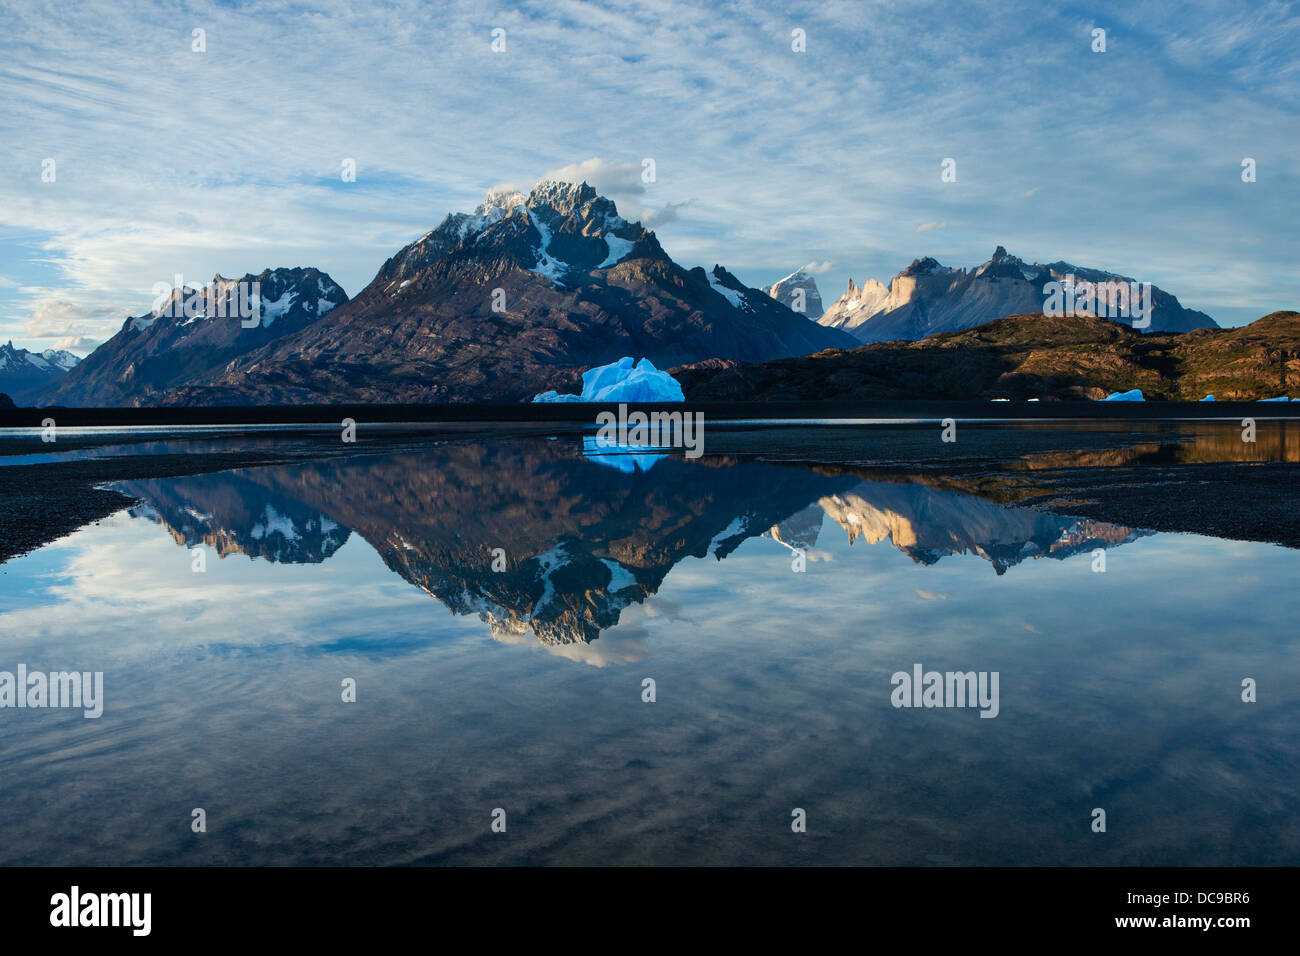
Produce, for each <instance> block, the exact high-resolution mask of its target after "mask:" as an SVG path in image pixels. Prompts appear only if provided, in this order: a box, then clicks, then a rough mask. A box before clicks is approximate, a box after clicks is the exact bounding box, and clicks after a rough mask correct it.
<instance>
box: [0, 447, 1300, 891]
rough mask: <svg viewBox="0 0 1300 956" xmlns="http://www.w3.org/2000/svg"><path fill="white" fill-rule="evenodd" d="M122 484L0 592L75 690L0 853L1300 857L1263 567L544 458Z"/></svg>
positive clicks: (1065, 526)
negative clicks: (96, 681)
mask: <svg viewBox="0 0 1300 956" xmlns="http://www.w3.org/2000/svg"><path fill="white" fill-rule="evenodd" d="M918 470H919V469H918ZM126 487H128V488H129V490H131V491H132V492H133V493H135V494H138V495H139V496H140V503H139V505H137V506H136V507H135V508H134V509H133V512H134V514H135V515H136V517H135V518H131V517H128V516H126V515H119V516H115V517H113V518H111V519H108V520H106V521H104V522H103V523H102V524H99V525H92V526H89V527H86V528H83V529H82V530H80V531H77V532H76V533H74V534H73V535H70V536H68V537H66V538H63V539H61V540H60V541H58V542H55V543H53V544H51V545H49V546H47V547H45V548H43V549H41V550H40V551H37V552H34V553H32V554H29V555H26V556H24V557H21V558H17V559H15V560H13V561H10V562H7V563H6V564H5V565H4V568H3V571H4V576H3V577H0V589H2V590H3V598H4V600H3V602H0V667H3V666H5V665H8V666H9V667H13V666H14V665H16V664H17V663H19V662H24V663H26V664H28V665H29V666H31V667H33V668H41V669H44V670H52V669H66V668H69V667H72V668H76V669H81V670H91V671H103V672H104V675H105V678H104V680H105V683H104V686H105V698H106V701H105V710H104V715H103V717H102V718H100V719H98V720H85V719H83V718H82V717H81V716H80V714H79V713H69V712H66V711H54V710H35V709H23V710H5V711H0V765H3V766H4V768H5V773H4V774H0V864H9V863H27V864H59V863H62V864H99V865H114V864H129V863H155V864H165V865H232V864H263V865H267V864H299V865H304V864H307V865H309V864H332V865H339V864H392V863H399V864H400V863H465V864H479V863H509V864H522V865H532V864H551V863H563V864H583V863H621V864H631V865H637V864H647V863H666V864H700V865H710V864H719V863H753V864H789V863H820V864H827V863H836V864H838V863H849V864H863V863H869V864H875V863H887V864H912V865H915V864H946V863H962V864H997V865H1014V864H1044V865H1052V864H1060V863H1074V864H1079V865H1119V864H1125V865H1155V864H1173V865H1225V864H1263V863H1274V864H1294V863H1296V862H1297V861H1300V831H1298V830H1297V828H1296V827H1295V825H1294V821H1295V815H1296V812H1297V808H1300V769H1297V768H1300V745H1298V744H1297V737H1296V734H1295V725H1296V720H1297V718H1298V717H1300V693H1298V692H1297V690H1296V688H1300V638H1297V635H1296V629H1295V627H1294V622H1295V620H1296V618H1297V616H1300V592H1297V591H1296V590H1295V589H1294V588H1289V587H1286V586H1285V585H1286V584H1287V582H1289V581H1290V580H1292V579H1293V577H1294V566H1295V557H1296V555H1295V552H1294V551H1290V550H1287V549H1284V548H1280V547H1275V546H1270V545H1264V544H1258V543H1249V542H1240V541H1226V540H1217V539H1213V538H1208V537H1201V536H1196V535H1176V534H1144V533H1141V532H1138V531H1135V530H1132V529H1129V528H1124V527H1116V526H1114V525H1107V524H1104V523H1100V522H1085V521H1075V520H1072V519H1070V518H1068V517H1062V516H1056V515H1050V514H1044V513H1042V512H1038V511H1033V510H1029V509H1023V508H1004V507H999V506H997V505H996V504H994V503H992V502H990V501H988V500H985V499H984V498H981V497H979V496H978V495H973V494H970V493H967V492H966V491H964V490H962V489H959V488H954V487H952V486H950V485H945V484H943V483H942V482H941V481H939V480H938V479H937V478H935V477H934V476H933V475H931V476H930V477H925V476H924V474H921V475H914V476H913V477H912V479H911V480H904V479H903V477H902V476H895V477H894V478H893V479H887V478H885V477H882V476H881V475H880V474H879V473H875V472H865V471H849V470H846V469H845V468H843V467H839V466H835V467H832V466H824V467H816V468H814V467H807V466H795V465H790V466H785V465H773V464H764V463H760V462H754V461H747V460H739V459H725V458H713V459H710V458H705V459H701V460H699V461H696V462H687V461H683V460H681V459H680V458H675V457H668V458H664V459H661V460H659V461H657V462H655V463H654V464H653V466H652V468H651V469H650V470H649V471H643V470H642V469H640V468H638V467H634V468H632V469H631V470H630V471H627V472H624V471H622V470H621V469H617V468H612V467H606V465H604V464H600V463H596V462H593V461H591V460H588V459H586V458H585V457H584V455H583V453H582V446H581V444H580V442H579V441H578V439H577V438H576V437H573V436H570V437H568V438H567V439H565V440H558V441H554V442H548V441H546V440H545V439H537V440H517V441H496V442H491V443H483V444H447V445H442V446H438V447H433V448H429V449H426V450H424V451H421V452H418V453H415V452H411V453H401V454H383V455H370V456H355V457H351V458H347V459H340V460H335V461H327V462H326V461H319V462H312V463H299V464H293V465H284V466H275V467H269V468H261V469H247V470H242V471H233V472H226V473H222V474H216V475H206V476H198V477H193V478H177V479H168V480H166V481H143V482H132V483H130V484H129V485H128V486H126ZM188 546H195V547H199V548H201V549H202V550H203V552H204V553H205V554H206V555H207V557H208V561H207V572H206V573H205V574H195V573H193V571H192V567H191V556H190V554H189V552H188V550H187V547H188ZM498 547H499V548H502V549H504V551H505V555H506V558H507V560H506V563H505V566H504V570H503V571H501V572H496V571H494V570H493V569H492V549H493V548H498ZM1094 547H1104V548H1107V549H1108V550H1109V554H1108V557H1109V570H1108V571H1107V573H1105V574H1096V573H1092V572H1091V569H1090V565H1091V561H1090V559H1089V557H1088V554H1087V552H1088V551H1090V550H1091V549H1093V548H1094ZM796 549H797V550H798V551H800V552H802V553H803V554H805V555H806V557H807V560H808V564H807V571H806V572H805V573H792V556H791V555H792V550H796ZM216 554H222V555H225V557H224V559H218V558H217V557H216ZM1071 555H1076V557H1073V558H1072V557H1071ZM997 572H1005V573H1002V574H1000V575H999V573H997ZM413 585H414V586H413ZM1280 585H1281V586H1280ZM417 588H419V590H417ZM430 594H432V595H433V596H434V597H435V598H436V600H431V599H430V597H429V596H428V595H430ZM485 631H490V632H491V633H492V634H493V635H494V636H496V637H497V638H498V640H495V641H493V640H484V635H485ZM575 662H582V663H583V664H584V665H587V664H590V665H593V666H575ZM916 662H921V663H923V664H924V665H925V666H926V667H927V668H928V667H933V668H935V669H938V670H952V669H956V670H967V669H970V670H976V671H989V672H992V671H997V672H998V673H1000V675H1001V710H1000V712H999V715H998V717H997V718H996V719H991V720H984V719H980V718H979V717H978V716H976V714H975V713H974V712H972V711H970V710H965V709H915V708H913V709H907V710H903V709H896V708H894V707H893V706H892V705H891V700H890V694H891V689H892V688H891V674H892V673H893V672H895V671H898V670H900V669H909V668H911V667H912V666H913V665H914V663H916ZM646 677H651V678H653V679H655V680H656V681H657V687H658V699H657V701H656V702H655V703H653V704H649V703H646V702H644V701H643V700H642V697H641V693H642V681H643V680H644V679H645V678H646ZM1244 677H1252V678H1255V679H1257V680H1258V682H1259V691H1260V693H1259V700H1258V702H1257V703H1255V704H1246V703H1244V702H1243V701H1242V700H1241V697H1240V694H1241V681H1242V679H1243V678H1244ZM344 678H355V680H356V682H357V687H358V689H359V690H358V694H359V696H358V701H357V702H356V703H355V704H352V703H348V704H345V703H342V702H341V700H340V681H341V680H342V679H344ZM197 806H202V807H205V808H206V810H207V812H208V820H209V831H208V832H207V833H206V834H203V835H202V836H198V835H196V834H194V833H192V832H191V830H190V811H191V809H192V808H193V807H197ZM1098 806H1101V807H1104V808H1105V809H1106V810H1107V813H1108V818H1109V824H1110V830H1109V831H1108V833H1106V834H1105V835H1099V834H1093V833H1092V832H1091V831H1090V829H1089V824H1090V821H1091V818H1090V813H1091V811H1092V809H1093V808H1094V807H1098ZM495 807H504V808H507V809H508V812H509V820H510V825H509V826H510V828H509V832H508V834H494V833H492V832H491V830H490V829H489V823H490V818H489V814H490V812H491V810H492V809H493V808H495ZM792 807H803V808H806V809H807V811H808V819H809V828H808V832H807V833H806V834H799V835H795V834H792V833H791V831H790V810H791V808H792ZM69 820H75V821H77V825H78V832H79V833H81V834H83V835H87V834H88V835H89V836H88V837H86V838H85V839H76V840H70V839H68V829H67V827H68V821H69Z"/></svg>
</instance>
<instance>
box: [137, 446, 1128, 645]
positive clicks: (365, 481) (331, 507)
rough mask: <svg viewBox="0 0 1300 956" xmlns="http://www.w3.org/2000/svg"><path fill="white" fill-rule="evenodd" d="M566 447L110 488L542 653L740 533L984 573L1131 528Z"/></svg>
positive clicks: (179, 538) (607, 622) (767, 467)
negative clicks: (363, 554) (345, 558)
mask: <svg viewBox="0 0 1300 956" xmlns="http://www.w3.org/2000/svg"><path fill="white" fill-rule="evenodd" d="M575 445H576V443H572V442H567V441H555V442H549V441H527V440H525V441H512V442H506V443H503V444H501V445H499V446H491V445H484V444H482V443H478V442H475V443H466V444H456V443H453V444H445V445H441V446H437V447H433V448H427V449H424V450H422V451H419V452H405V453H397V454H388V455H375V456H364V457H359V458H336V459H332V460H328V461H314V462H307V463H299V464H292V465H275V466H269V467H259V468H248V469H236V470H233V471H224V472H220V473H216V474H208V475H196V476H186V477H179V478H162V479H149V480H141V481H122V482H118V483H116V484H114V486H113V487H114V488H115V489H117V490H119V491H121V492H123V493H125V494H128V495H131V496H134V497H136V498H138V499H140V501H139V503H137V504H136V505H135V506H134V507H133V508H132V509H131V514H132V515H133V516H135V517H137V518H142V519H147V520H150V521H154V522H157V523H158V524H160V525H161V526H163V527H165V528H166V529H167V531H168V533H169V534H170V535H171V537H172V538H173V540H174V541H175V542H176V543H177V544H178V545H180V546H183V547H185V548H192V547H194V546H195V545H197V544H200V543H205V544H207V545H209V546H211V547H213V548H215V549H216V550H217V551H218V553H219V554H220V555H221V557H222V558H226V557H228V556H232V555H236V554H242V555H246V556H248V557H249V558H254V559H258V560H265V561H270V562H275V563H287V564H300V563H320V562H323V561H327V560H330V559H331V558H332V557H333V556H334V555H335V554H336V553H337V552H338V550H339V549H340V548H341V547H342V546H343V545H344V544H345V543H346V542H348V541H349V540H350V539H351V536H352V535H353V534H356V535H357V536H358V537H359V538H361V539H362V540H363V541H364V542H365V543H366V544H367V545H369V546H370V547H371V548H373V549H374V550H375V552H376V553H377V554H378V556H379V557H380V559H381V560H382V561H383V562H384V564H385V565H386V566H387V567H388V569H389V570H390V571H392V572H393V573H394V574H397V575H398V576H400V577H401V578H402V579H404V580H405V581H407V582H408V583H409V584H411V585H412V586H413V587H416V588H418V589H420V590H421V591H423V592H425V593H426V594H428V595H430V596H431V597H433V598H435V599H436V600H438V601H440V602H441V603H442V604H444V605H445V606H446V607H447V608H448V609H449V610H451V612H452V613H454V614H460V615H468V614H474V615H477V616H478V617H479V618H480V619H481V620H482V621H483V622H484V624H486V625H487V628H488V630H489V631H490V632H491V633H492V634H493V635H494V636H496V637H498V638H502V639H517V638H519V637H520V636H524V635H532V636H533V637H535V638H536V639H537V640H538V641H540V642H541V643H543V644H548V645H571V644H586V643H590V642H592V641H594V640H595V639H597V638H598V637H599V636H600V633H601V632H602V631H603V630H605V629H607V628H611V627H613V626H614V625H616V624H617V623H618V621H619V619H620V617H621V616H622V613H623V611H624V610H626V609H627V608H628V607H630V606H631V605H633V604H640V603H643V602H645V601H646V600H647V599H648V598H649V597H651V596H652V595H654V594H655V593H656V592H658V591H659V590H660V588H661V587H662V586H663V583H664V581H665V580H666V579H667V577H668V575H669V573H670V572H671V571H672V569H673V568H674V567H676V566H677V565H679V564H681V563H682V562H683V561H685V560H686V559H687V558H691V559H695V560H699V559H704V558H710V559H713V560H718V561H722V560H726V559H727V558H728V557H729V556H730V555H731V554H732V553H733V552H734V551H735V550H736V549H737V548H739V547H740V546H741V545H742V544H744V543H745V542H746V541H749V540H751V539H755V538H770V539H773V540H775V541H777V542H780V543H781V544H784V545H786V546H787V547H790V548H802V549H805V550H811V549H813V548H815V547H816V545H817V543H818V540H819V537H820V536H821V534H822V528H823V524H824V519H825V518H830V520H831V521H833V522H835V523H836V524H838V525H839V526H840V527H841V528H843V529H844V531H845V533H846V534H847V535H848V540H849V543H850V544H851V545H853V544H856V543H859V542H860V543H862V544H865V545H875V544H877V543H883V542H888V543H889V544H890V545H892V546H893V547H895V548H897V549H898V550H899V551H901V552H902V553H904V554H906V555H907V556H908V557H909V558H911V559H912V560H913V561H916V562H918V563H920V564H924V565H932V564H934V563H936V562H937V561H939V560H941V559H942V558H944V557H947V556H953V555H959V554H972V555H978V556H979V557H981V558H983V559H984V560H986V561H988V562H989V563H990V565H991V566H992V568H993V570H994V571H995V573H997V574H999V575H1000V574H1002V573H1004V572H1005V571H1006V570H1007V569H1008V568H1011V567H1013V566H1015V565H1017V564H1019V563H1021V562H1023V561H1026V560H1031V559H1038V558H1053V559H1064V558H1066V557H1069V556H1071V555H1075V554H1079V553H1083V552H1089V551H1091V550H1092V549H1093V548H1096V547H1109V546H1115V545H1120V544H1124V543H1126V542H1129V541H1132V540H1134V539H1135V538H1137V537H1139V536H1141V535H1142V534H1143V532H1140V531H1134V530H1133V529H1131V528H1127V527H1121V526H1118V525H1112V524H1108V523H1105V522H1100V521H1088V520H1084V519H1076V518H1071V517H1065V516H1061V515H1055V514H1050V513H1047V512H1043V511H1037V510H1032V509H1028V508H1023V507H1006V506H1001V505H998V504H994V503H993V502H991V501H988V500H986V499H983V498H979V497H976V496H974V495H970V494H966V493H964V492H960V491H955V490H948V489H942V488H932V487H929V486H927V485H924V484H921V483H920V482H919V481H913V480H907V479H902V480H883V479H882V480H872V479H865V480H864V479H863V478H860V477H858V476H856V475H854V474H851V473H842V474H834V475H833V474H823V473H820V472H819V471H815V470H811V469H807V468H802V467H789V466H781V465H774V464H769V463H766V462H758V461H742V460H732V459H713V460H703V461H699V462H690V461H686V460H684V459H682V458H677V457H667V458H664V459H663V460H662V461H660V462H659V463H657V464H656V465H655V466H654V475H653V476H651V475H649V474H647V473H645V472H643V471H639V470H635V469H634V470H631V471H618V470H612V469H610V468H608V467H605V466H603V465H602V464H599V463H597V462H596V461H594V460H593V459H592V458H591V457H587V456H584V455H583V454H581V453H580V452H579V450H578V447H580V446H578V447H575ZM497 548H500V549H501V550H502V551H503V552H504V554H503V555H500V557H501V558H502V559H503V564H501V565H496V564H495V561H496V558H497V555H494V553H493V552H494V549H497Z"/></svg>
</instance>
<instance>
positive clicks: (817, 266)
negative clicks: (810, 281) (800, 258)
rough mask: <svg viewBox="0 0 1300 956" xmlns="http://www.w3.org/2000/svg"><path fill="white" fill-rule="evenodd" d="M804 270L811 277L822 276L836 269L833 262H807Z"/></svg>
mask: <svg viewBox="0 0 1300 956" xmlns="http://www.w3.org/2000/svg"><path fill="white" fill-rule="evenodd" d="M802 268H803V271H804V272H806V273H808V274H809V275H813V276H819V275H822V274H824V273H827V272H830V271H831V269H833V268H835V263H833V262H806V263H804V265H803V267H802Z"/></svg>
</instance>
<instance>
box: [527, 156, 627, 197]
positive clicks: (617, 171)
mask: <svg viewBox="0 0 1300 956" xmlns="http://www.w3.org/2000/svg"><path fill="white" fill-rule="evenodd" d="M541 179H543V180H547V179H554V180H558V181H560V182H563V183H587V184H588V185H590V186H591V187H592V188H593V189H595V190H596V192H598V193H600V194H601V195H602V196H609V197H613V196H615V195H619V196H640V195H644V193H645V184H644V183H643V182H642V181H641V164H640V163H630V162H617V161H615V162H610V161H607V160H604V159H601V158H600V157H598V156H593V157H592V158H591V159H584V160H583V161H582V162H580V163H569V164H568V165H567V166H561V167H560V168H559V169H553V170H551V171H550V172H549V173H546V174H544V175H543V176H542V177H541ZM617 201H618V200H617V199H616V200H615V202H617Z"/></svg>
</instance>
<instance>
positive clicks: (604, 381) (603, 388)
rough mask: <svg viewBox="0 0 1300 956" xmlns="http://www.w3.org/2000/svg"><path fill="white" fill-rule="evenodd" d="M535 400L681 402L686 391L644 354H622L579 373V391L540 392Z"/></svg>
mask: <svg viewBox="0 0 1300 956" xmlns="http://www.w3.org/2000/svg"><path fill="white" fill-rule="evenodd" d="M533 401H534V402H684V401H686V394H685V393H684V392H683V391H682V387H681V385H679V384H678V383H677V379H675V378H673V377H672V376H671V375H669V374H668V373H667V372H661V371H659V369H657V368H655V367H654V365H653V364H651V362H650V360H649V359H645V358H643V359H642V360H641V361H639V362H637V361H635V360H634V359H632V358H629V357H624V358H621V359H619V360H618V361H617V362H614V363H613V364H611V365H599V366H597V367H596V368H592V369H587V371H585V372H583V373H582V394H581V395H561V394H560V393H558V392H542V393H541V394H540V395H537V396H535V397H534V398H533Z"/></svg>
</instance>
